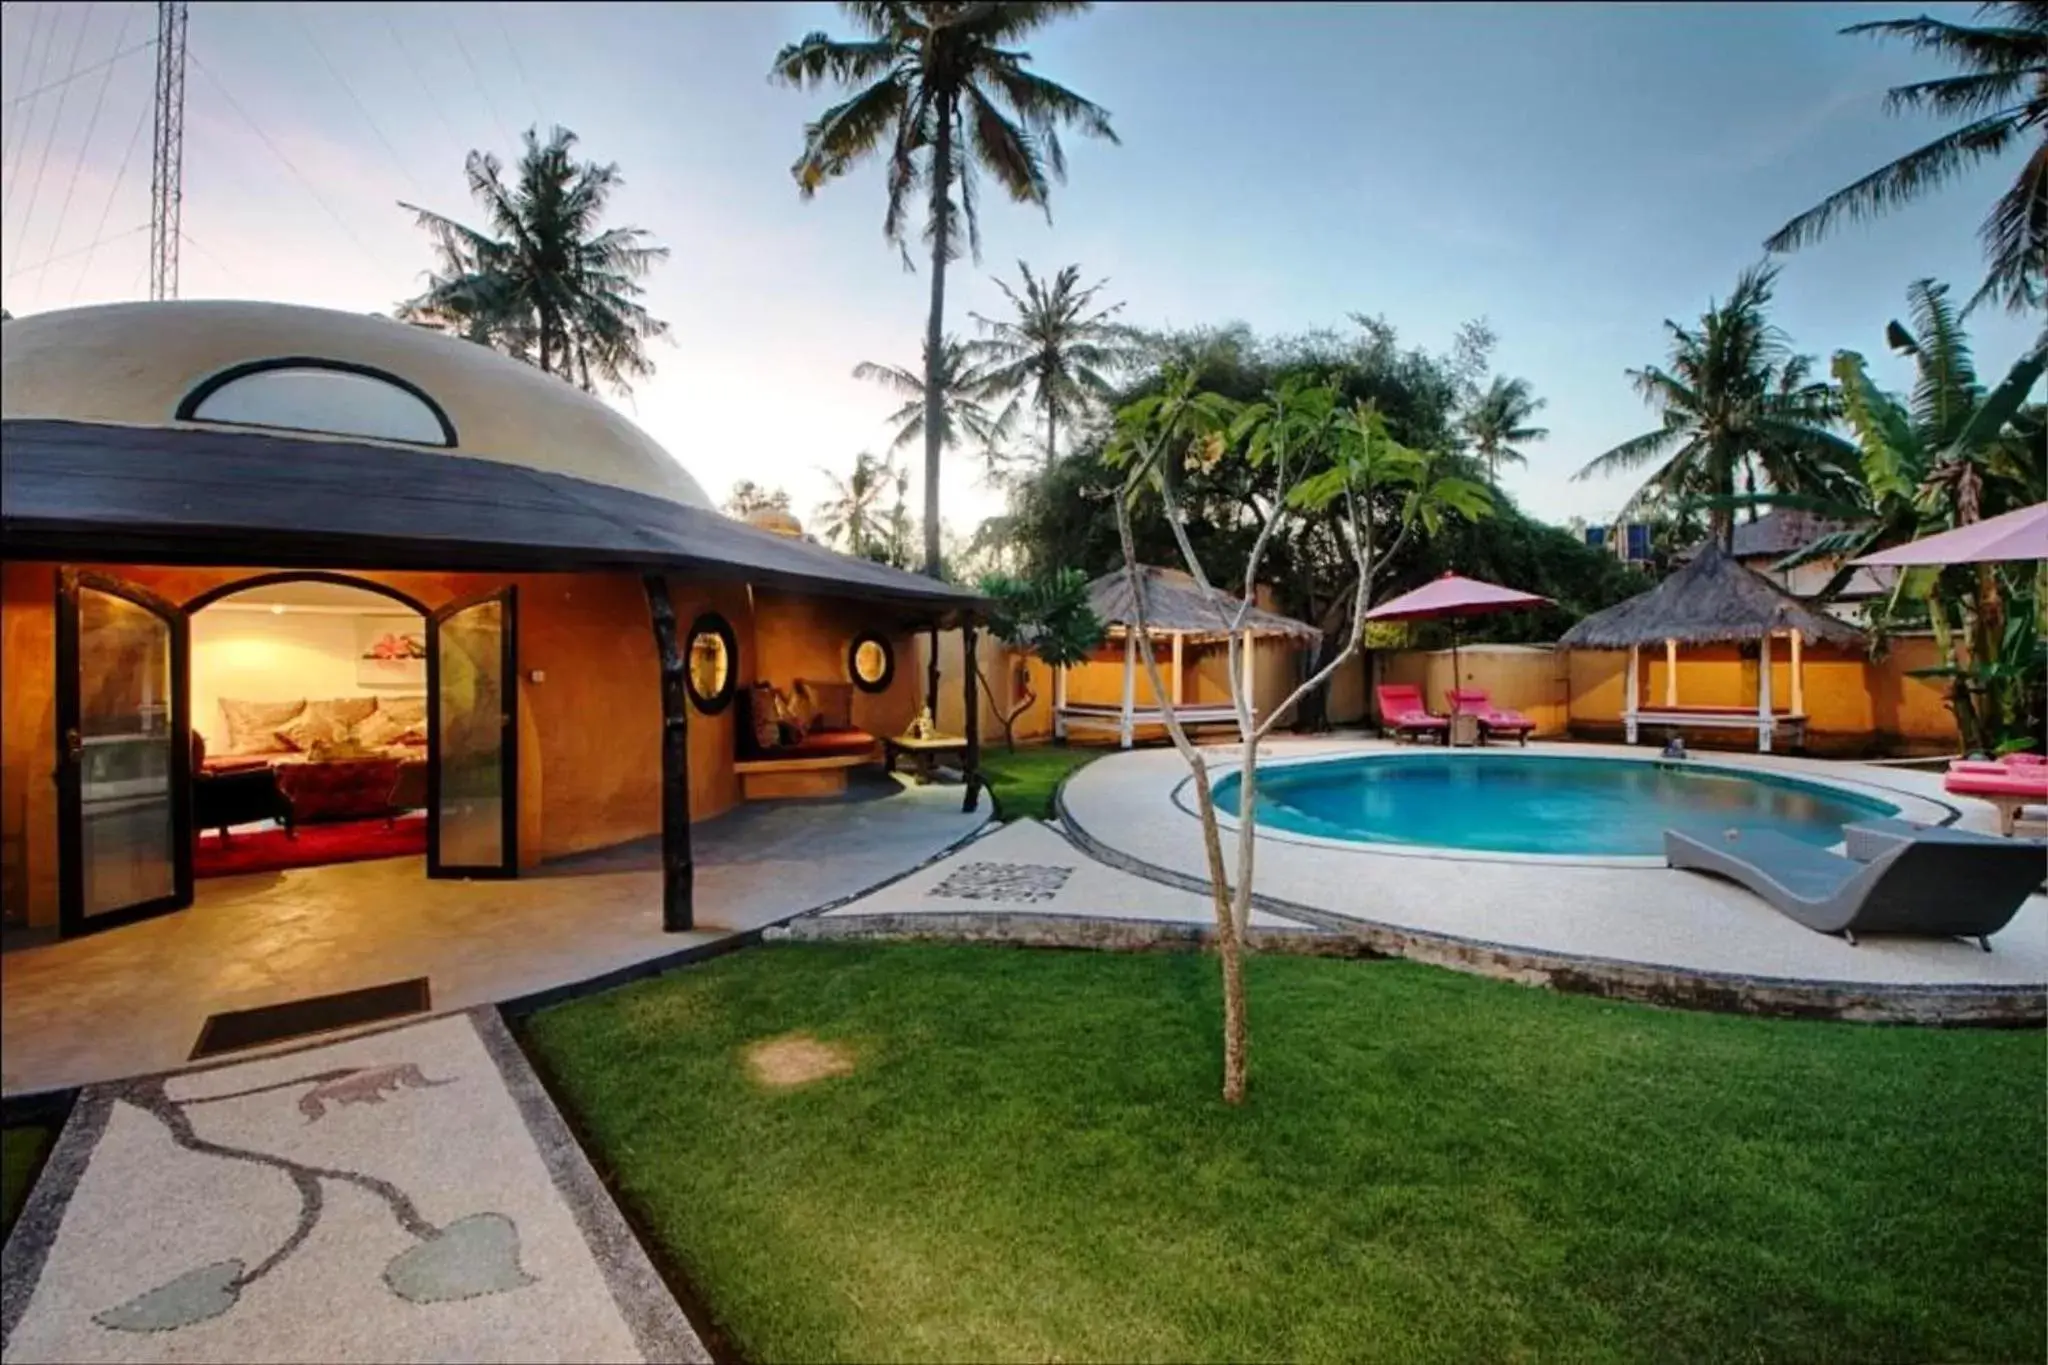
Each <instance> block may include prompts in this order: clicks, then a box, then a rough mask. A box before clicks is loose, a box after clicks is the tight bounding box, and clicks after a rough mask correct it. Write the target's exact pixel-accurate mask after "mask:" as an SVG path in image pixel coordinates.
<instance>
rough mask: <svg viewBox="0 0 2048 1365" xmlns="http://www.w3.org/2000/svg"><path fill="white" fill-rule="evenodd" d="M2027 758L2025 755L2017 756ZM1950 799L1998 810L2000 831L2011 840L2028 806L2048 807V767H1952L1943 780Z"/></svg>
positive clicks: (2018, 765) (1990, 765) (1969, 765)
mask: <svg viewBox="0 0 2048 1365" xmlns="http://www.w3.org/2000/svg"><path fill="white" fill-rule="evenodd" d="M2018 757H2024V755H2018ZM1941 786H1942V790H1943V791H1946V792H1947V793H1948V794H1949V795H1951V796H1970V797H1975V798H1976V799H1977V800H1979V801H1987V802H1989V803H1990V804H1991V805H1993V806H1996V807H1997V808H1998V832H1999V833H2000V834H2004V835H2007V836H2008V837H2009V836H2011V835H2012V834H2013V832H2014V831H2015V830H2016V829H2018V827H2019V819H2020V812H2021V811H2022V810H2024V809H2025V808H2026V807H2028V806H2048V765H2044V764H2041V763H2038V762H2035V763H2013V762H2011V761H2010V760H2007V761H2006V762H2004V763H1958V764H1952V765H1950V767H1949V770H1948V772H1947V773H1946V774H1945V775H1944V776H1943V777H1942V779H1941Z"/></svg>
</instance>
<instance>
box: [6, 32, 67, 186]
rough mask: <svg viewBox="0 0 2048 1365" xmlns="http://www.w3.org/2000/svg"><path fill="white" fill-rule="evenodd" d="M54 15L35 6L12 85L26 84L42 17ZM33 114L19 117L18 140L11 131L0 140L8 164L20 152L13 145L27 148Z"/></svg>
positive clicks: (10, 180)
mask: <svg viewBox="0 0 2048 1365" xmlns="http://www.w3.org/2000/svg"><path fill="white" fill-rule="evenodd" d="M55 13H56V8H55V6H50V5H37V6H36V13H35V18H34V19H32V20H30V21H29V26H28V41H27V42H26V43H23V44H22V46H21V71H20V72H19V73H18V74H17V75H16V76H15V78H14V83H15V84H16V85H22V84H24V83H26V82H27V80H28V69H29V67H30V65H32V64H33V63H34V61H35V59H36V45H37V42H38V40H40V39H41V38H42V36H43V16H44V15H45V14H55ZM54 23H55V21H54V20H53V21H52V24H53V26H54ZM43 69H44V70H47V69H48V59H47V58H45V61H44V68H43ZM36 79H37V80H41V79H42V74H41V72H38V73H37V75H36ZM35 113H36V111H35V109H34V108H33V107H31V108H30V109H29V110H28V112H27V113H25V114H23V115H22V116H21V118H20V120H18V122H19V123H20V125H21V129H20V131H21V136H20V137H19V138H17V137H15V136H14V132H15V130H13V129H10V130H8V133H7V135H6V137H5V138H4V139H0V154H4V155H5V156H6V157H7V159H8V160H9V161H10V162H14V161H15V158H16V157H17V156H18V155H19V153H20V150H21V148H20V147H15V145H14V144H15V143H17V142H19V143H20V144H21V145H22V146H23V147H25V146H27V145H28V131H27V130H28V127H29V125H31V124H33V123H34V122H35ZM10 148H11V149H12V150H8V149H10ZM16 164H19V163H16ZM7 196H8V198H10V199H11V198H13V197H14V177H13V176H12V175H9V176H8V177H7Z"/></svg>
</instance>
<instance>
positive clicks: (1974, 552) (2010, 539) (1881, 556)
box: [1856, 502, 2048, 568]
mask: <svg viewBox="0 0 2048 1365" xmlns="http://www.w3.org/2000/svg"><path fill="white" fill-rule="evenodd" d="M2016 559H2048V502H2042V503H2036V504H2035V505H2034V506H2032V507H2022V508H2020V509H2019V510H2018V511H2017V512H2007V513H2004V514H2003V515H2001V516H1996V517H1990V518H1987V519H1986V520H1984V521H1973V522H1971V523H1970V524H1969V525H1968V526H1958V527H1957V528H1956V529H1955V530H1953V531H1943V532H1942V533H1941V534H1939V535H1933V536H1924V537H1922V538H1921V539H1919V540H1915V541H1911V542H1909V543H1907V544H1905V545H1894V546H1893V547H1892V548H1891V549H1889V550H1879V551H1878V552H1877V553H1876V554H1872V555H1865V556H1863V558H1861V559H1859V560H1857V561H1856V563H1858V564H1867V565H1873V566H1878V565H1894V566H1898V567H1902V568H1903V567H1908V566H1911V565H1916V564H1988V563H1998V562H2003V561H2008V560H2016Z"/></svg>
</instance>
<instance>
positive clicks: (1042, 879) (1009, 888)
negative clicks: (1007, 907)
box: [925, 863, 1074, 905]
mask: <svg viewBox="0 0 2048 1365" xmlns="http://www.w3.org/2000/svg"><path fill="white" fill-rule="evenodd" d="M1073 873H1074V869H1073V868H1071V867H1058V866H1054V865H1051V864H1047V863H963V864H961V865H960V866H959V867H957V868H955V869H953V871H952V872H951V873H950V874H948V875H947V877H946V879H945V880H944V881H942V882H940V883H939V884H938V885H937V886H935V887H933V888H932V889H931V890H930V891H928V892H926V893H925V894H926V895H930V896H940V897H944V898H947V899H951V900H977V901H1015V902H1017V903H1019V904H1022V905H1036V904H1042V903H1044V902H1046V901H1049V900H1051V899H1052V898H1053V897H1055V896H1057V895H1058V894H1059V893H1060V888H1061V887H1063V886H1065V885H1066V884H1067V878H1068V877H1070V876H1072V875H1073Z"/></svg>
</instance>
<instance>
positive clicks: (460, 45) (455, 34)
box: [441, 4, 519, 150]
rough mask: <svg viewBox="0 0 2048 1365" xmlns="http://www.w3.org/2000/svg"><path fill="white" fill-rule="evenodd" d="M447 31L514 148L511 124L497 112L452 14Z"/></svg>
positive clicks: (499, 126) (514, 139) (479, 91)
mask: <svg viewBox="0 0 2048 1365" xmlns="http://www.w3.org/2000/svg"><path fill="white" fill-rule="evenodd" d="M441 8H442V9H443V10H444V11H445V10H446V9H447V8H448V6H447V5H445V4H444V5H442V6H441ZM448 33H449V36H450V37H452V38H454V39H455V50H456V52H458V53H460V54H461V56H462V64H463V65H464V66H466V67H468V68H469V78H470V79H471V80H473V81H475V82H476V89H477V93H478V94H480V95H482V96H483V97H484V108H486V109H488V110H490V111H491V121H492V122H493V123H495V124H497V125H498V131H499V132H500V133H503V134H504V135H505V141H506V142H507V143H508V144H509V145H511V146H512V147H513V148H514V149H515V150H516V149H517V147H518V145H519V139H518V137H517V136H516V135H515V134H514V133H513V132H512V126H511V125H510V124H508V123H506V122H505V116H504V115H503V114H500V113H499V112H498V103H497V101H496V100H494V99H492V98H491V88H490V87H489V86H488V85H486V84H484V78H483V75H482V73H480V72H479V71H478V70H477V69H476V63H475V62H474V61H472V60H471V59H470V55H469V46H468V44H466V43H464V42H463V41H462V28H461V26H460V25H459V24H458V23H456V21H455V19H454V17H453V16H450V17H449V19H448Z"/></svg>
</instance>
